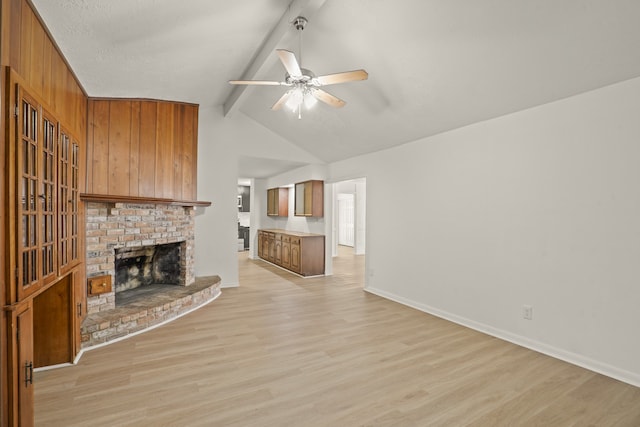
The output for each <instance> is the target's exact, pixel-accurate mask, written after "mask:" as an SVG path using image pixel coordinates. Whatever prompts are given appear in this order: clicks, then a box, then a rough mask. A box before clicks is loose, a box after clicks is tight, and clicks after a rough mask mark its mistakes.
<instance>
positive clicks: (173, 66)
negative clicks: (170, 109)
mask: <svg viewBox="0 0 640 427" xmlns="http://www.w3.org/2000/svg"><path fill="white" fill-rule="evenodd" d="M33 2H34V4H35V5H36V7H37V9H38V11H39V12H40V14H41V15H42V17H43V19H44V20H45V22H46V23H47V25H48V27H49V28H50V30H51V32H52V34H53V35H54V37H55V39H56V41H57V42H58V44H59V45H60V47H61V49H62V51H63V52H64V54H65V56H66V57H67V59H68V61H69V62H70V64H71V65H72V67H73V69H74V70H75V71H76V73H77V75H78V77H79V78H80V80H81V82H82V83H83V85H84V86H85V88H86V90H87V91H88V93H89V95H91V96H123V97H145V98H160V99H170V100H178V101H188V102H195V103H198V104H201V105H222V104H223V103H224V102H225V100H226V99H227V97H228V96H229V94H230V92H231V89H232V88H231V87H230V86H229V85H228V83H227V80H229V79H235V78H239V77H240V76H241V75H242V73H243V71H244V70H245V68H246V67H247V65H248V64H249V63H250V62H251V60H252V58H253V56H254V54H255V52H256V51H257V50H258V48H259V46H260V45H261V44H262V42H263V40H265V38H266V37H267V36H268V34H269V33H270V31H271V30H272V28H274V26H276V23H277V22H278V20H279V19H280V17H281V16H282V15H283V14H286V13H287V6H288V4H289V1H288V0H243V1H241V2H240V1H237V2H230V1H211V0H188V1H183V2H175V1H173V0H58V1H49V0H33ZM638 17H640V2H639V1H637V0H607V1H595V0H561V1H558V0H481V1H478V0H467V1H462V0H460V1H451V0H399V1H388V0H326V2H324V4H323V5H322V7H321V8H320V9H319V10H318V11H317V12H316V13H315V14H314V15H313V16H312V17H310V19H309V24H308V26H307V28H306V29H305V31H304V33H303V52H302V53H303V56H302V65H303V66H304V67H305V68H309V69H311V70H313V71H314V72H315V73H316V74H328V73H333V72H338V71H344V70H352V69H356V68H364V69H366V70H367V71H368V72H369V80H368V81H364V82H354V83H348V84H343V85H336V86H331V87H328V88H327V90H328V91H329V92H331V93H333V94H334V95H336V96H339V97H340V98H342V99H344V100H345V101H347V105H346V106H345V107H344V108H342V109H339V110H334V109H331V108H329V107H327V106H326V105H323V104H319V105H317V106H316V108H315V109H314V110H313V111H309V112H306V113H303V118H302V120H298V119H297V118H296V117H295V116H294V115H292V114H291V113H288V112H286V111H279V112H273V111H271V110H270V107H271V105H272V104H273V103H274V102H275V101H276V100H277V99H278V98H279V96H280V95H281V94H282V93H283V88H280V87H257V88H251V89H249V93H248V94H247V96H246V97H245V98H244V99H242V101H241V103H240V105H239V111H240V112H241V113H243V114H245V115H247V116H249V117H250V118H252V119H253V120H255V121H257V122H259V123H260V124H262V125H263V126H265V127H267V128H268V129H270V130H272V131H273V132H275V133H276V134H279V135H281V136H282V137H284V138H286V139H288V140H289V141H291V142H293V143H294V144H296V145H298V146H299V147H301V148H302V149H304V150H306V151H308V152H310V153H311V154H313V155H314V156H316V157H318V158H319V159H322V160H324V161H326V162H332V161H336V160H340V159H344V158H348V157H352V156H356V155H359V154H363V153H367V152H371V151H376V150H380V149H384V148H387V147H391V146H394V145H398V144H401V143H405V142H409V141H412V140H415V139H417V138H421V137H425V136H430V135H434V134H436V133H440V132H443V131H446V130H449V129H454V128H457V127H461V126H465V125H468V124H471V123H475V122H478V121H482V120H487V119H490V118H493V117H497V116H500V115H504V114H508V113H511V112H515V111H518V110H522V109H525V108H529V107H532V106H536V105H540V104H544V103H548V102H551V101H554V100H558V99H562V98H565V97H568V96H572V95H575V94H578V93H581V92H585V91H588V90H592V89H595V88H598V87H602V86H605V85H608V84H612V83H615V82H619V81H622V80H626V79H629V78H633V77H637V76H640V55H638V52H640V25H638ZM278 47H280V48H288V49H292V50H294V51H295V52H298V38H297V35H296V34H295V30H294V29H291V31H290V32H289V33H288V34H286V35H285V36H284V37H282V39H281V41H280V43H279V46H278ZM283 75H284V71H283V69H282V66H281V64H280V63H279V62H278V61H277V60H276V59H275V54H274V55H273V60H270V61H268V62H266V63H265V66H264V67H263V71H262V72H261V74H260V75H258V76H256V78H261V79H269V80H281V79H282V78H283ZM245 163H246V164H247V165H250V164H252V162H251V161H246V162H245ZM262 173H264V171H263V172H262ZM246 174H247V175H248V174H249V172H247V173H246Z"/></svg>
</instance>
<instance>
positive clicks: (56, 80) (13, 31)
mask: <svg viewBox="0 0 640 427" xmlns="http://www.w3.org/2000/svg"><path fill="white" fill-rule="evenodd" d="M7 18H8V19H7ZM0 50H1V51H2V58H1V60H2V65H3V66H9V67H11V68H12V69H13V70H14V71H15V72H16V73H17V74H18V75H20V77H22V78H23V79H24V81H25V82H26V83H27V85H28V87H29V91H30V92H31V93H33V94H35V95H37V96H39V97H40V98H41V99H42V100H43V102H44V103H45V104H47V107H48V109H49V110H50V111H53V112H55V114H56V116H57V117H58V118H59V119H60V121H61V122H62V123H63V125H65V127H67V128H68V129H69V131H70V132H72V133H73V135H74V136H75V137H76V138H78V140H79V141H80V142H81V143H84V142H85V139H86V133H87V96H86V94H85V93H84V90H83V88H82V86H81V85H80V83H79V82H78V81H77V80H76V77H75V75H74V74H73V71H72V70H71V69H70V68H69V66H68V65H67V63H66V61H65V59H64V57H63V56H62V54H61V53H60V52H59V51H58V49H57V46H56V44H55V42H54V41H53V40H52V39H51V37H50V36H49V34H48V33H47V31H46V30H45V28H44V26H43V25H42V24H41V22H40V20H39V17H38V16H37V15H36V13H35V12H34V11H33V9H32V8H31V6H30V5H29V3H28V2H27V0H2V46H1V49H0Z"/></svg>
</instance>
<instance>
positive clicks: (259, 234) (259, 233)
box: [258, 231, 262, 258]
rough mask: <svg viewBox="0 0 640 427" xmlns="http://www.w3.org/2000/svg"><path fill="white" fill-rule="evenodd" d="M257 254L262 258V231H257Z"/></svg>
mask: <svg viewBox="0 0 640 427" xmlns="http://www.w3.org/2000/svg"><path fill="white" fill-rule="evenodd" d="M258 256H259V257H260V258H262V231H258Z"/></svg>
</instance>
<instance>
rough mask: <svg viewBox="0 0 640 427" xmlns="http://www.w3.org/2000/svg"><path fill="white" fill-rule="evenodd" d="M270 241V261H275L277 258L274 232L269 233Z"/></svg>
mask: <svg viewBox="0 0 640 427" xmlns="http://www.w3.org/2000/svg"><path fill="white" fill-rule="evenodd" d="M267 236H268V239H267V240H268V241H269V258H268V259H269V261H271V262H275V260H276V236H275V234H273V233H269V234H268V235H267Z"/></svg>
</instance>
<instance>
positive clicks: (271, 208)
mask: <svg viewBox="0 0 640 427" xmlns="http://www.w3.org/2000/svg"><path fill="white" fill-rule="evenodd" d="M275 190H276V189H275V188H270V189H268V190H267V215H269V216H274V215H277V212H276V206H277V205H278V203H277V202H276V196H277V193H276V191H275Z"/></svg>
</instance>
